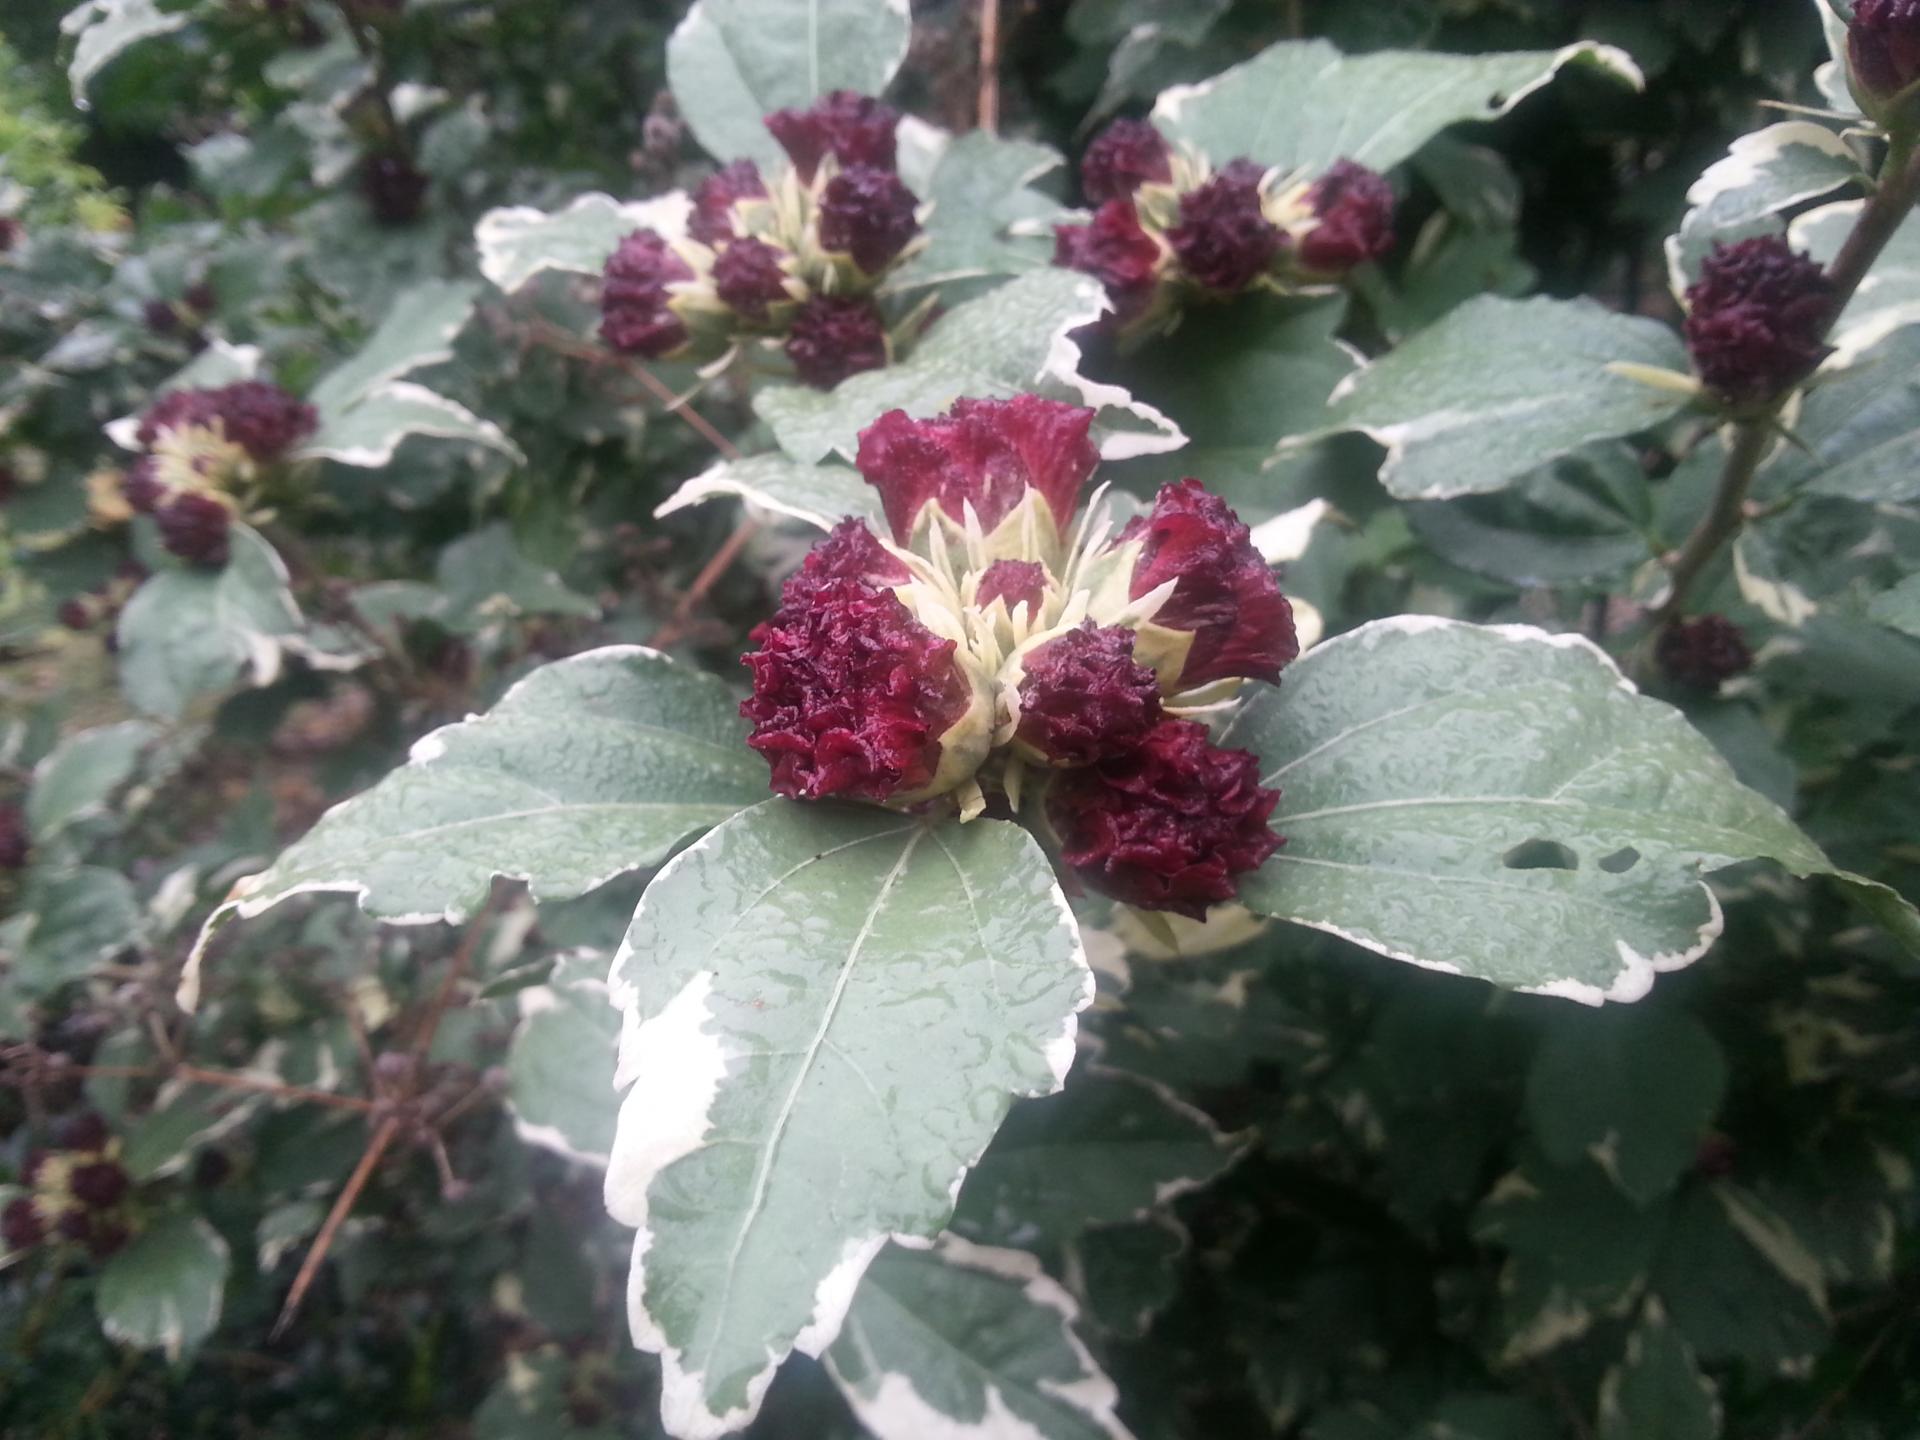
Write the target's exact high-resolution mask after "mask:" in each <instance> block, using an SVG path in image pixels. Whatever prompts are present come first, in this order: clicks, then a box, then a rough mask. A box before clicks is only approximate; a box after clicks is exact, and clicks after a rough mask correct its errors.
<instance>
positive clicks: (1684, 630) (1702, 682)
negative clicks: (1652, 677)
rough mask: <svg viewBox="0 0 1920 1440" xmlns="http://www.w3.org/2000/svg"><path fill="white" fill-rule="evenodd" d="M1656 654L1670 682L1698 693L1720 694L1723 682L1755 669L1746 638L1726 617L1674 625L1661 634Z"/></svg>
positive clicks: (1696, 619) (1700, 619)
mask: <svg viewBox="0 0 1920 1440" xmlns="http://www.w3.org/2000/svg"><path fill="white" fill-rule="evenodd" d="M1654 653H1655V656H1656V658H1658V660H1659V661H1660V668H1661V669H1662V670H1663V671H1665V672H1666V675H1667V678H1668V679H1669V680H1672V681H1673V682H1674V683H1675V684H1678V685H1686V686H1689V687H1691V688H1693V689H1696V690H1718V689H1719V688H1720V682H1721V681H1723V680H1731V679H1732V678H1733V677H1734V676H1736V675H1743V674H1745V673H1746V672H1747V671H1748V670H1749V669H1751V668H1752V666H1753V651H1752V650H1751V649H1749V648H1748V646H1747V638H1746V636H1744V635H1742V634H1741V633H1740V627H1739V626H1738V625H1735V624H1734V623H1733V622H1732V621H1731V620H1729V619H1727V617H1726V616H1724V615H1697V616H1695V617H1694V618H1693V619H1691V620H1676V621H1674V622H1673V623H1672V624H1671V625H1669V626H1667V628H1666V629H1665V630H1662V631H1661V632H1660V642H1659V644H1658V645H1656V646H1655V647H1654Z"/></svg>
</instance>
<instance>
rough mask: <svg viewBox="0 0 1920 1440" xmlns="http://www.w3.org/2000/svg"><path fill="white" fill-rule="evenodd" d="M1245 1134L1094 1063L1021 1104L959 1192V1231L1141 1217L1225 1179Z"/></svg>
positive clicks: (1030, 1234) (1013, 1232)
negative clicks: (1228, 1131) (1056, 1089)
mask: <svg viewBox="0 0 1920 1440" xmlns="http://www.w3.org/2000/svg"><path fill="white" fill-rule="evenodd" d="M1246 1139H1247V1137H1244V1136H1227V1135H1223V1134H1221V1133H1220V1130H1219V1129H1218V1128H1217V1127H1216V1126H1215V1125H1214V1123H1213V1121H1212V1120H1210V1119H1209V1118H1208V1117H1207V1116H1206V1114H1205V1113H1203V1112H1202V1111H1199V1110H1196V1109H1194V1108H1193V1107H1192V1106H1190V1105H1187V1104H1185V1103H1184V1102H1182V1101H1181V1100H1179V1099H1178V1098H1176V1097H1175V1096H1174V1095H1173V1093H1172V1092H1171V1091H1169V1090H1167V1089H1166V1088H1165V1087H1163V1086H1161V1085H1158V1084H1155V1083H1154V1082H1153V1081H1150V1080H1147V1079H1144V1078H1143V1077H1141V1076H1138V1075H1130V1074H1127V1073H1125V1072H1123V1071H1118V1070H1108V1069H1104V1068H1101V1067H1095V1066H1090V1067H1087V1068H1086V1069H1085V1070H1084V1071H1083V1072H1082V1073H1078V1074H1076V1075H1074V1076H1073V1078H1072V1079H1071V1080H1070V1081H1069V1082H1068V1084H1067V1087H1066V1088H1065V1089H1064V1090H1062V1091H1061V1092H1060V1093H1059V1094H1058V1095H1049V1096H1047V1097H1046V1098H1044V1099H1040V1100H1027V1101H1023V1102H1022V1103H1021V1104H1019V1105H1016V1106H1014V1107H1013V1113H1012V1114H1010V1115H1009V1116H1008V1117H1007V1123H1006V1124H1004V1125H1002V1126H1001V1127H1000V1133H999V1134H997V1135H995V1136H994V1137H993V1144H991V1145H989V1146H988V1147H987V1153H986V1154H984V1155H982V1156H981V1157H980V1163H979V1164H977V1165H976V1166H974V1169H973V1173H972V1174H971V1175H969V1176H968V1177H967V1183H966V1185H965V1186H964V1187H963V1188H962V1189H961V1191H960V1204H959V1207H958V1208H957V1209H956V1210H955V1212H954V1220H953V1225H954V1229H956V1230H958V1231H960V1232H961V1233H963V1234H966V1235H968V1236H970V1237H972V1238H976V1239H986V1240H998V1241H1004V1242H1008V1243H1011V1242H1012V1241H1013V1240H1014V1239H1015V1238H1016V1236H1017V1237H1018V1239H1019V1242H1020V1243H1021V1244H1023V1245H1029V1244H1033V1243H1035V1242H1036V1241H1044V1242H1047V1243H1055V1242H1059V1241H1064V1240H1069V1239H1072V1238H1073V1237H1074V1236H1076V1235H1078V1234H1079V1233H1080V1232H1081V1231H1082V1230H1084V1229H1085V1228H1086V1227H1087V1226H1089V1225H1102V1224H1114V1223H1117V1222H1120V1221H1125V1220H1137V1219H1142V1218H1144V1217H1146V1216H1147V1215H1149V1214H1151V1213H1153V1212H1154V1211H1155V1210H1156V1209H1158V1208H1160V1207H1161V1206H1164V1205H1167V1204H1169V1203H1170V1202H1171V1201H1172V1200H1173V1199H1174V1198H1175V1197H1177V1196H1179V1195H1183V1194H1186V1193H1187V1192H1189V1191H1192V1190H1197V1189H1199V1188H1201V1187H1202V1186H1205V1185H1207V1184H1209V1183H1211V1182H1212V1181H1213V1180H1215V1179H1217V1178H1218V1177H1219V1176H1220V1175H1221V1174H1222V1173H1223V1172H1224V1171H1225V1170H1226V1169H1227V1167H1228V1166H1229V1165H1232V1164H1233V1163H1234V1161H1236V1160H1237V1159H1239V1158H1240V1156H1241V1154H1242V1153H1244V1150H1245V1147H1246Z"/></svg>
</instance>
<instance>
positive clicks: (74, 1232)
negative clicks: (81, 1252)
mask: <svg viewBox="0 0 1920 1440" xmlns="http://www.w3.org/2000/svg"><path fill="white" fill-rule="evenodd" d="M53 1233H54V1234H56V1235H58V1236H59V1237H60V1238H61V1239H62V1240H71V1241H73V1243H74V1244H76V1245H83V1244H85V1243H86V1242H87V1241H88V1240H89V1239H90V1238H91V1237H92V1234H93V1217H92V1216H91V1215H89V1214H87V1212H86V1211H84V1210H80V1209H69V1210H62V1211H61V1212H60V1218H59V1219H57V1220H55V1221H54V1222H53Z"/></svg>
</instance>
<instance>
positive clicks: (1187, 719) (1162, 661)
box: [740, 395, 1299, 918]
mask: <svg viewBox="0 0 1920 1440" xmlns="http://www.w3.org/2000/svg"><path fill="white" fill-rule="evenodd" d="M1092 422H1093V412H1092V411H1090V410H1086V409H1082V408H1080V407H1078V406H1074V405H1066V404H1061V403H1059V402H1057V401H1052V400H1044V399H1041V398H1039V397H1037V396H1033V395H1022V396H1017V397H1015V398H1014V399H1011V400H960V401H956V402H955V403H954V405H953V407H952V408H951V409H950V410H949V411H947V413H946V414H944V415H941V416H938V417H936V418H933V419H929V420H914V419H911V418H909V417H908V416H907V414H906V413H905V412H904V411H899V410H894V411H890V412H889V413H887V414H885V415H882V416H881V417H880V418H879V419H878V420H876V421H875V422H874V423H873V424H872V425H870V426H869V427H868V428H867V429H866V430H865V431H863V432H862V433H861V436H860V445H859V451H858V456H857V464H858V466H859V469H860V472H861V474H862V475H863V476H864V477H865V478H866V480H867V483H868V484H870V485H872V486H873V487H874V488H875V490H877V491H878V492H879V500H880V509H881V511H882V513H883V514H884V516H885V525H886V533H885V534H878V533H876V532H875V530H874V529H872V528H870V527H869V526H868V525H867V523H866V522H865V521H864V520H861V519H859V518H850V519H847V520H843V521H842V522H841V523H840V524H839V525H838V526H836V527H835V528H834V529H833V531H832V532H830V533H829V534H828V535H827V537H826V538H825V539H823V540H821V541H820V542H819V543H818V544H817V545H815V546H814V548H813V550H812V551H811V552H810V553H809V554H808V556H807V558H806V561H805V563H804V564H803V565H802V566H801V568H800V570H799V572H798V573H797V574H795V575H794V576H793V577H792V578H791V579H790V580H788V581H787V583H786V586H785V589H784V591H783V592H782V596H781V603H780V607H779V609H778V610H777V612H776V613H775V614H774V616H773V617H772V618H771V619H770V620H768V621H767V622H766V623H765V624H764V625H762V626H760V627H759V628H758V629H757V630H755V631H754V635H753V639H754V643H755V645H756V646H757V647H758V648H757V649H756V650H754V651H753V652H752V653H750V654H749V655H747V657H746V662H745V663H746V664H747V666H748V668H749V669H750V670H751V671H752V672H753V694H752V695H751V696H750V697H749V698H748V699H747V700H746V701H744V702H743V703H742V705H741V707H740V708H741V714H742V715H743V716H745V717H746V719H748V720H749V721H751V722H752V727H753V728H752V732H751V735H750V736H749V739H748V743H749V744H750V745H751V746H752V747H753V748H754V749H755V750H757V751H759V752H760V753H761V754H762V755H764V756H765V757H766V759H767V761H768V764H769V765H770V766H771V768H772V784H773V788H774V790H776V791H777V792H779V793H780V794H782V795H787V796H791V797H793V798H796V799H806V800H819V799H826V798H830V797H842V798H848V799H858V800H865V801H871V802H877V803H885V804H889V805H895V806H914V805H920V804H924V803H926V802H929V801H934V800H936V799H942V798H943V797H944V799H945V802H946V803H949V804H952V805H955V806H956V807H957V808H958V810H959V812H960V814H961V815H962V816H963V817H971V816H973V815H977V814H979V813H981V812H982V811H983V810H985V809H986V808H987V807H988V805H989V804H994V805H995V806H996V808H1003V809H1004V811H1008V812H1014V813H1018V812H1020V811H1021V810H1022V807H1023V805H1024V804H1025V802H1026V800H1027V798H1028V797H1029V796H1030V795H1032V796H1035V797H1036V803H1035V804H1034V806H1033V810H1034V813H1036V814H1038V815H1040V816H1043V817H1044V822H1045V826H1044V828H1045V830H1046V831H1047V832H1048V833H1049V834H1050V836H1051V838H1052V839H1053V841H1054V842H1055V844H1056V845H1057V848H1058V850H1059V853H1060V855H1061V857H1062V859H1063V860H1064V862H1065V863H1066V864H1067V865H1068V866H1070V867H1071V868H1072V869H1073V870H1074V871H1075V872H1076V873H1077V874H1078V875H1079V876H1080V877H1081V878H1082V879H1083V880H1084V881H1085V882H1086V883H1087V884H1088V885H1090V886H1092V887H1093V888H1095V889H1098V890H1101V891H1103V892H1105V893H1107V894H1110V895H1112V896H1114V897H1116V898H1118V899H1121V900H1125V901H1127V902H1129V903H1131V904H1135V905H1139V906H1142V907H1145V908H1149V909H1156V910H1172V911H1176V912H1179V913H1181V914H1185V915H1191V916H1194V917H1196V918H1198V917H1200V916H1202V915H1204V914H1205V912H1206V909H1207V907H1208V906H1209V905H1212V904H1215V903H1217V902H1219V901H1223V900H1228V899H1231V898H1232V897H1233V895H1234V893H1235V887H1236V877H1238V876H1239V875H1241V874H1243V873H1245V872H1247V871H1249V870H1253V869H1255V868H1257V867H1258V866H1259V865H1261V864H1262V863H1263V862H1264V861H1265V860H1266V859H1267V857H1268V856H1269V855H1271V854H1272V853H1273V851H1274V850H1275V849H1276V848H1278V846H1279V845H1280V840H1279V838H1278V837H1277V836H1276V835H1274V833H1273V832H1272V831H1271V830H1270V829H1269V828H1268V825H1267V820H1268V817H1269V816H1270V815H1271V814H1272V813H1273V808H1274V805H1275V803H1276V802H1277V801H1278V799H1279V794H1278V792H1277V791H1274V790H1269V789H1266V788H1264V787H1262V786H1261V784H1260V776H1259V763H1258V761H1257V760H1256V759H1255V758H1254V757H1253V756H1252V755H1250V754H1248V753H1247V752H1245V751H1239V750H1222V749H1219V748H1217V747H1215V746H1214V745H1213V743H1212V741H1211V740H1210V739H1209V738H1208V733H1207V730H1206V727H1205V726H1204V725H1202V724H1200V723H1198V722H1197V721H1196V720H1194V719H1193V718H1191V717H1192V715H1193V714H1194V713H1196V712H1198V711H1200V710H1201V709H1203V708H1204V707H1207V706H1211V705H1217V704H1219V703H1220V702H1222V701H1224V700H1226V699H1228V698H1229V697H1230V696H1231V695H1232V694H1233V693H1234V692H1235V691H1236V690H1237V689H1238V687H1239V686H1240V685H1241V683H1242V682H1243V681H1245V680H1249V679H1259V680H1267V681H1274V680H1277V679H1278V678H1279V674H1280V670H1281V668H1282V667H1283V666H1285V665H1286V664H1287V663H1288V662H1289V661H1290V660H1292V659H1293V658H1294V656H1295V655H1296V654H1297V653H1298V648H1299V647H1298V643H1297V641H1296V639H1295V635H1294V627H1293V614H1292V610H1291V608H1290V607H1289V605H1288V604H1287V601H1286V598H1285V597H1284V596H1283V595H1282V594H1281V593H1280V588H1279V586H1278V584H1276V583H1275V580H1274V577H1273V572H1272V571H1271V570H1270V569H1269V568H1268V567H1267V565H1266V563H1265V562H1264V561H1263V560H1262V559H1261V557H1260V555H1259V553H1258V551H1256V550H1255V549H1254V546H1253V543H1252V539H1251V536H1250V535H1249V532H1248V530H1247V527H1246V526H1245V525H1243V524H1241V523H1240V521H1239V519H1238V517H1236V516H1235V515H1234V513H1233V511H1232V510H1230V509H1229V508H1228V507H1227V506H1226V504H1225V503H1224V502H1222V501H1221V500H1220V499H1219V498H1218V497H1216V496H1214V495H1210V494H1208V493H1207V491H1206V490H1204V489H1203V488H1202V487H1201V485H1200V483H1199V482H1198V481H1196V480H1183V481H1180V482H1178V483H1177V484H1170V485H1167V486H1165V487H1164V488H1163V489H1162V490H1161V491H1160V493H1159V495H1158V496H1157V497H1156V498H1155V500H1154V502H1153V504H1152V505H1151V506H1150V507H1148V508H1146V509H1145V510H1144V512H1143V513H1141V514H1139V515H1137V516H1135V517H1134V518H1132V519H1130V520H1128V521H1127V522H1126V523H1125V524H1124V525H1121V526H1119V527H1118V528H1117V529H1116V528H1115V526H1114V525H1113V524H1112V523H1111V522H1110V521H1109V519H1108V518H1107V513H1106V512H1107V509H1108V506H1107V505H1106V503H1105V502H1104V501H1103V500H1102V499H1101V497H1100V496H1098V495H1096V496H1095V498H1094V500H1093V502H1092V503H1091V504H1090V505H1088V506H1087V507H1086V508H1085V509H1084V510H1082V508H1081V504H1080V501H1081V492H1082V490H1083V489H1084V487H1085V486H1086V483H1087V481H1088V479H1089V478H1090V477H1091V475H1092V473H1093V470H1094V467H1095V465H1096V464H1097V463H1098V459H1099V453H1098V451H1097V449H1096V448H1095V446H1094V443H1093V440H1092V438H1091V435H1090V429H1091V426H1092Z"/></svg>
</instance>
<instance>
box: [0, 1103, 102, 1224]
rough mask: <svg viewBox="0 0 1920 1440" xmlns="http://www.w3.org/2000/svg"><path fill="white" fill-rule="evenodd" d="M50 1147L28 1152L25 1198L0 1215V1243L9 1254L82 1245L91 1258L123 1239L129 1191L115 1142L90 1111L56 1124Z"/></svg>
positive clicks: (22, 1173)
mask: <svg viewBox="0 0 1920 1440" xmlns="http://www.w3.org/2000/svg"><path fill="white" fill-rule="evenodd" d="M53 1142H54V1143H53V1148H51V1149H46V1150H30V1151H28V1152H27V1158H26V1163H25V1164H24V1165H23V1166H22V1167H21V1170H20V1179H21V1182H22V1183H23V1184H24V1185H25V1186H26V1188H27V1193H26V1194H24V1195H20V1196H17V1197H15V1198H14V1199H13V1200H10V1201H9V1202H8V1203H7V1205H6V1208H5V1209H4V1210H0V1243H4V1245H5V1247H6V1249H7V1250H8V1251H9V1252H18V1251H22V1250H31V1249H34V1248H36V1247H38V1246H40V1245H45V1244H49V1243H51V1244H69V1245H79V1246H84V1247H85V1249H86V1251H87V1253H88V1254H90V1255H92V1256H93V1257H94V1258H95V1259H100V1258H102V1257H104V1256H107V1255H111V1254H112V1253H113V1252H114V1251H116V1250H118V1249H119V1248H120V1247H121V1246H122V1245H125V1244H126V1243H127V1238H128V1233H129V1232H128V1218H129V1217H128V1213H127V1204H126V1202H127V1199H128V1195H129V1193H130V1192H131V1190H132V1188H133V1184H132V1181H131V1179H130V1178H129V1177H128V1175H127V1172H126V1169H125V1168H124V1167H123V1166H122V1165H121V1164H120V1159H119V1156H120V1142H119V1141H118V1140H117V1139H115V1138H114V1137H113V1135H112V1134H111V1133H110V1132H109V1131H108V1129H107V1124H106V1122H105V1121H104V1120H102V1119H101V1118H100V1117H99V1116H98V1115H95V1114H93V1113H91V1112H88V1113H85V1114H81V1115H77V1116H74V1117H73V1118H72V1119H69V1120H66V1121H64V1122H62V1123H61V1124H60V1125H59V1126H58V1127H57V1128H56V1129H55V1131H54V1135H53Z"/></svg>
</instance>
